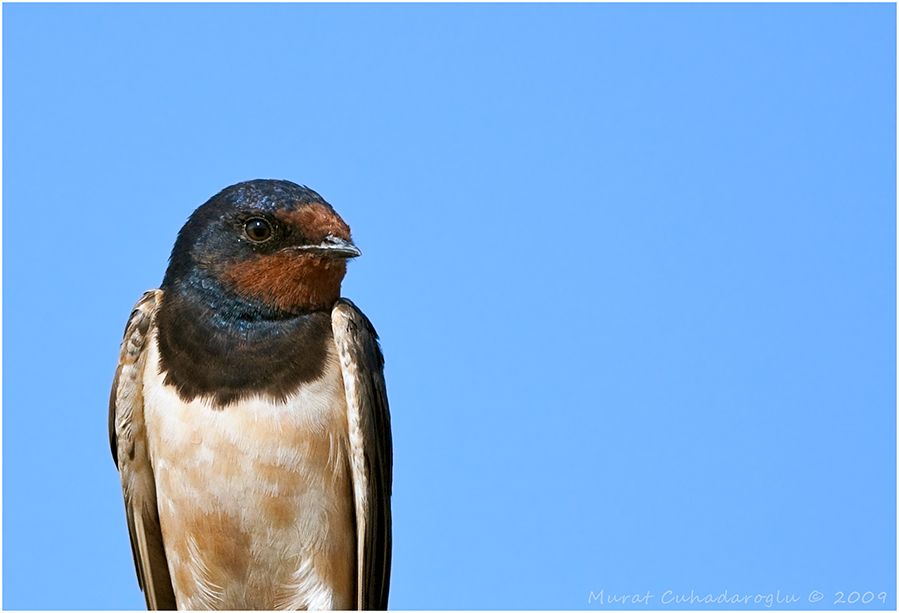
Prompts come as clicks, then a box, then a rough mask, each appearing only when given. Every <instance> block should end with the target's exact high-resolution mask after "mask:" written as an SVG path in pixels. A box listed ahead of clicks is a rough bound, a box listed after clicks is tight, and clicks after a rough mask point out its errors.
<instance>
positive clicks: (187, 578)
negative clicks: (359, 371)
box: [144, 337, 356, 609]
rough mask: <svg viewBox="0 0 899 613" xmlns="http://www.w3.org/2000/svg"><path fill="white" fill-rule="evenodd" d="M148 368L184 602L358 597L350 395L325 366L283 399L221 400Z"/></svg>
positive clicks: (178, 590)
mask: <svg viewBox="0 0 899 613" xmlns="http://www.w3.org/2000/svg"><path fill="white" fill-rule="evenodd" d="M148 351H149V354H148V359H147V369H146V371H145V373H144V403H145V414H146V425H147V436H148V444H149V450H150V458H151V461H152V463H153V468H154V473H155V477H156V487H157V501H158V506H159V515H160V524H161V526H162V533H163V539H164V541H165V547H166V555H167V556H168V561H169V568H170V571H171V575H172V581H173V583H174V587H175V594H176V597H177V600H178V606H179V608H190V609H203V608H216V609H260V608H261V609H276V608H284V609H288V608H290V609H294V608H310V609H330V608H348V607H351V606H352V604H353V598H354V584H355V567H354V564H355V546H356V542H355V534H354V528H353V500H352V487H351V483H350V473H349V468H348V462H347V452H346V450H347V418H346V399H345V393H344V388H343V381H342V378H341V373H340V366H339V363H338V360H337V357H336V355H335V352H334V350H333V349H331V350H330V352H329V355H328V358H327V361H326V367H325V370H324V373H323V375H322V376H321V377H320V378H319V379H318V380H316V381H313V382H310V383H307V384H304V385H303V386H301V387H300V388H299V389H298V390H297V391H296V392H295V393H294V394H293V395H292V396H291V397H290V398H288V399H287V401H286V402H284V403H276V402H275V401H273V400H270V399H267V398H260V397H253V398H248V399H245V400H242V401H240V402H238V403H235V404H232V405H230V406H228V407H225V408H221V409H216V408H213V407H212V406H211V405H210V404H209V402H208V401H207V400H205V399H195V400H193V401H191V402H184V401H183V400H181V399H180V398H179V397H178V395H177V393H176V392H175V390H174V389H173V388H172V387H170V386H166V385H165V384H164V382H163V380H164V374H160V373H159V372H158V363H159V354H158V348H157V344H156V339H155V337H153V339H152V341H151V343H150V346H149V347H148Z"/></svg>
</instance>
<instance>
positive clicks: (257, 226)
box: [243, 217, 272, 243]
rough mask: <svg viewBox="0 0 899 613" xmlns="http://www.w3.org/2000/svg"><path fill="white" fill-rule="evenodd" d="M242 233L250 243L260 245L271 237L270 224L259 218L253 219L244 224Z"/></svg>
mask: <svg viewBox="0 0 899 613" xmlns="http://www.w3.org/2000/svg"><path fill="white" fill-rule="evenodd" d="M243 231H244V232H246V234H247V238H249V239H250V240H251V241H253V242H256V243H261V242H263V241H267V240H268V239H270V238H271V237H272V224H270V223H269V222H268V221H266V220H265V219H262V218H261V217H254V218H253V219H250V220H249V221H247V223H246V224H244V227H243Z"/></svg>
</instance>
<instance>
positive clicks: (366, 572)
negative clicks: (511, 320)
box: [331, 298, 393, 610]
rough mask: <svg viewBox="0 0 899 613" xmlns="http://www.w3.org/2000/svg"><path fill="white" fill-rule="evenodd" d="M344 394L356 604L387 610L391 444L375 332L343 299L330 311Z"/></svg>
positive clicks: (379, 351) (391, 473)
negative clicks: (353, 522) (353, 508)
mask: <svg viewBox="0 0 899 613" xmlns="http://www.w3.org/2000/svg"><path fill="white" fill-rule="evenodd" d="M331 321H332V326H333V331H334V341H335V343H336V345H337V352H338V355H339V356H340V368H341V372H342V374H343V383H344V388H345V389H346V395H347V411H348V415H347V421H348V424H349V429H350V462H351V466H352V473H353V490H354V497H355V504H356V534H357V549H356V550H357V584H356V605H357V608H359V609H362V610H386V609H387V597H388V592H389V589H390V556H391V515H390V496H391V488H392V481H393V444H392V441H391V434H390V409H389V407H388V404H387V389H386V386H385V384H384V357H383V355H382V354H381V348H380V347H379V346H378V334H377V332H375V329H374V327H373V326H372V325H371V322H370V321H369V320H368V318H367V317H366V316H365V315H364V314H363V313H362V312H361V311H360V310H359V309H358V308H356V305H354V304H353V303H352V302H350V301H349V300H347V299H345V298H341V299H340V300H339V301H338V302H337V304H336V305H335V306H334V309H333V311H332V313H331Z"/></svg>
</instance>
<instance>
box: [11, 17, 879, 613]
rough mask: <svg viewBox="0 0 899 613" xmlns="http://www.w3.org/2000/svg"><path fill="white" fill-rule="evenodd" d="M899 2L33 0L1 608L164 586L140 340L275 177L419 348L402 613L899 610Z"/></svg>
mask: <svg viewBox="0 0 899 613" xmlns="http://www.w3.org/2000/svg"><path fill="white" fill-rule="evenodd" d="M895 23H896V19H895V7H894V6H893V5H887V4H880V5H834V4H832V5H742V6H741V5H725V6H717V5H692V6H674V5H665V6H657V5H637V6H626V5H606V6H587V5H574V6H572V5H568V6H562V5H559V6H533V5H529V6H513V5H506V6H488V5H462V6H451V5H431V6H354V5H331V6H327V5H324V6H323V5H309V6H289V5H268V6H262V5H260V6H240V5H228V6H216V5H203V6H190V5H157V6H147V5H132V6H112V5H94V6H72V5H69V6H54V5H35V6H26V5H5V6H3V92H4V99H3V128H4V133H3V213H4V219H3V221H4V224H3V229H4V232H3V280H4V284H5V286H4V298H5V300H4V304H3V307H4V313H3V315H4V321H3V324H4V325H3V330H4V333H5V337H4V340H5V346H4V348H3V349H4V355H3V357H4V360H3V365H4V371H3V383H4V388H3V503H4V505H3V537H4V539H3V540H4V542H3V597H4V598H3V605H4V606H5V607H7V608H48V609H49V608H56V607H62V608H75V609H77V608H101V609H102V608H132V607H133V608H140V607H142V606H143V600H142V597H141V595H140V593H139V591H138V589H137V584H136V580H135V577H134V570H133V568H132V561H131V553H130V551H129V544H128V538H127V533H126V528H125V521H124V516H123V510H122V501H121V494H120V489H119V485H118V477H117V475H116V472H115V470H114V468H113V464H112V460H111V458H110V454H109V449H108V446H107V435H106V406H107V404H106V403H107V394H108V391H109V384H110V380H111V379H112V375H113V369H114V367H115V362H116V357H117V351H118V343H119V340H120V338H121V333H122V329H123V326H124V323H125V320H126V318H127V317H128V313H129V311H130V309H131V306H132V304H133V303H134V301H135V300H136V299H137V298H138V296H140V294H141V292H142V291H144V290H145V289H147V288H151V287H156V286H157V285H158V284H159V282H160V281H161V278H162V274H163V271H164V269H165V265H166V258H167V257H168V253H169V249H170V248H171V245H172V242H173V240H174V237H175V234H176V232H177V231H178V229H179V227H180V226H181V224H182V223H183V222H184V220H185V219H186V218H187V216H188V215H189V214H190V212H191V211H192V210H193V209H194V208H195V207H196V206H198V205H199V204H201V203H202V202H204V201H205V200H206V199H207V198H208V197H209V196H211V195H212V194H214V193H215V192H217V191H218V190H219V189H221V188H223V187H225V186H226V185H229V184H231V183H235V182H237V181H240V180H244V179H251V178H257V177H277V178H289V179H292V180H294V181H297V182H301V183H306V184H308V185H309V186H311V187H313V188H314V189H316V190H318V191H320V192H321V193H322V194H323V195H324V196H325V197H326V198H327V199H328V200H329V201H330V202H332V203H333V204H334V206H335V207H336V208H337V209H338V210H339V211H340V212H341V213H342V214H343V216H344V217H345V218H346V219H347V220H348V221H349V223H350V224H351V225H352V227H353V230H354V235H355V237H356V239H357V242H358V243H359V245H360V246H361V248H362V249H363V251H364V252H365V255H364V257H362V258H360V259H359V260H358V261H354V262H353V263H352V265H351V266H350V271H349V275H348V277H347V280H346V283H345V286H344V293H345V295H347V296H349V297H351V298H352V299H353V300H355V301H356V302H357V303H358V304H359V305H360V306H361V307H362V308H363V309H364V310H365V311H366V312H367V313H368V314H369V316H370V317H371V318H372V320H373V321H374V322H375V323H376V325H377V327H378V329H379V331H380V333H381V336H382V338H383V347H384V351H385V353H386V356H387V361H388V362H387V377H388V384H389V391H390V397H391V404H392V408H393V424H394V430H395V432H394V436H395V443H396V477H395V496H394V513H395V514H394V517H395V549H394V575H393V576H394V581H393V585H392V590H391V606H392V607H394V608H463V609H464V608H509V607H514V608H544V607H552V608H555V607H560V608H575V609H578V608H591V609H598V608H607V607H603V606H600V604H599V603H597V602H592V603H590V602H588V598H589V593H590V592H591V591H594V592H597V593H598V592H599V591H600V590H604V593H605V594H606V595H607V596H608V595H609V594H623V593H631V592H638V593H645V592H646V591H650V592H652V593H653V594H654V598H655V599H654V600H652V601H651V602H650V605H654V606H662V603H661V602H660V598H661V595H662V594H663V593H664V592H665V591H666V590H673V591H675V592H677V593H687V594H689V592H690V590H691V589H694V590H696V592H697V593H708V592H711V593H713V594H720V593H722V592H724V590H727V591H728V593H729V594H731V595H733V594H735V593H739V594H742V593H746V594H756V593H763V594H764V593H768V592H775V591H776V590H780V591H781V593H782V594H787V593H792V594H797V595H800V596H801V597H802V598H803V600H802V601H801V602H800V603H798V604H796V605H794V606H795V607H797V608H801V607H813V608H830V607H832V606H833V605H832V602H833V599H834V597H835V594H836V592H838V591H843V592H846V593H847V594H848V593H849V592H851V591H853V590H858V591H861V592H864V591H867V590H870V591H872V592H874V593H880V592H886V593H887V596H886V602H885V603H879V602H878V601H876V600H875V602H874V604H880V606H881V607H884V606H886V607H890V608H894V607H895V606H896V597H895V589H896V586H895V577H896V564H895V553H896V552H895V542H896V534H895V525H896V524H895V513H896V507H895V499H896V490H895V483H896V475H895V466H896V463H895V462H896V459H895V458H896V456H895V454H896V442H895V432H896V422H895V400H896V399H895V372H896V363H895V332H896V330H895V321H896V320H895V307H896V305H895V294H896V288H895V261H894V255H895V241H896V235H895V229H896V213H895V199H896V193H895V185H896V182H895V168H896V158H895V144H896V143H895V133H896V125H895V117H896V115H895V103H896V100H895V91H896V80H895V74H896V66H895ZM812 590H820V591H821V592H823V593H824V595H825V598H824V600H822V601H820V602H816V603H809V602H808V601H807V600H806V598H807V596H808V594H809V593H810V592H811V591H812ZM750 606H753V605H750ZM754 606H763V605H754ZM841 608H845V607H841Z"/></svg>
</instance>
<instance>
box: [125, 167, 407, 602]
mask: <svg viewBox="0 0 899 613" xmlns="http://www.w3.org/2000/svg"><path fill="white" fill-rule="evenodd" d="M358 255H360V251H359V249H358V248H357V247H356V246H355V245H354V244H353V241H352V239H351V237H350V228H349V226H347V224H346V223H345V222H344V221H343V219H341V217H340V216H339V215H338V214H337V213H336V212H335V211H334V209H333V208H332V207H331V205H330V204H328V203H327V202H325V200H324V199H323V198H322V197H321V196H319V195H318V194H317V193H315V192H314V191H312V190H311V189H308V188H306V187H302V186H299V185H297V184H295V183H291V182H289V181H274V180H256V181H249V182H245V183H239V184H237V185H233V186H231V187H228V188H226V189H224V190H223V191H221V192H220V193H218V194H217V195H215V196H213V197H212V198H211V199H210V200H209V201H208V202H206V203H205V204H203V205H202V206H200V207H199V208H198V209H197V210H196V211H194V213H193V214H192V215H191V216H190V218H189V219H188V221H187V223H186V224H185V225H184V227H183V228H182V229H181V231H180V232H179V233H178V238H177V240H176V241H175V246H174V248H173V249H172V254H171V257H170V259H169V265H168V269H167V270H166V273H165V276H164V278H163V281H162V286H161V288H160V289H154V290H150V291H148V292H146V293H145V294H144V295H143V297H142V298H141V299H140V300H139V301H138V302H137V304H136V306H135V307H134V311H133V312H132V313H131V317H130V318H129V320H128V323H127V325H126V329H125V336H124V340H123V341H122V345H121V350H120V353H119V362H118V368H117V370H116V374H115V379H114V381H113V385H112V392H111V394H110V402H109V437H110V444H111V447H112V455H113V459H114V460H115V462H116V466H117V468H118V471H119V473H120V476H121V482H122V491H123V493H124V498H125V511H126V513H125V514H126V519H127V523H128V532H129V534H130V536H131V548H132V552H133V554H134V563H135V566H136V568H137V577H138V583H139V584H140V587H141V589H142V590H143V592H144V596H145V598H146V601H147V607H148V608H149V609H175V608H178V609H386V608H387V593H388V588H389V583H390V555H391V513H390V495H391V481H392V463H393V460H392V444H391V434H390V414H389V409H388V406H387V393H386V389H385V384H384V374H383V366H384V360H383V357H382V354H381V349H380V346H379V344H378V336H377V334H376V332H375V330H374V328H373V327H372V325H371V322H369V320H368V318H366V316H365V315H363V313H362V312H361V311H360V310H359V309H358V308H357V307H356V306H355V305H354V304H353V303H352V302H350V301H349V300H347V299H345V298H341V297H340V284H341V282H342V281H343V278H344V275H345V274H346V266H347V260H348V259H349V258H354V257H356V256H358Z"/></svg>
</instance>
